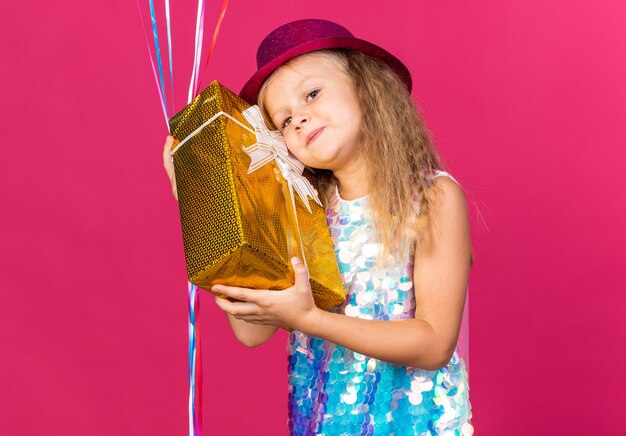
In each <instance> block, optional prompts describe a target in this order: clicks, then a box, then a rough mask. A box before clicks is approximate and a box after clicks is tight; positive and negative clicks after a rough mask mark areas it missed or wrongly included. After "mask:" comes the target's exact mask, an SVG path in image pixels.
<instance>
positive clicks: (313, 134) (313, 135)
mask: <svg viewBox="0 0 626 436" xmlns="http://www.w3.org/2000/svg"><path fill="white" fill-rule="evenodd" d="M323 130H324V128H323V127H320V128H319V129H315V130H313V131H312V132H311V133H309V135H308V136H307V137H306V145H309V144H310V143H312V142H313V141H315V140H316V139H317V137H318V136H320V135H321V134H322V131H323Z"/></svg>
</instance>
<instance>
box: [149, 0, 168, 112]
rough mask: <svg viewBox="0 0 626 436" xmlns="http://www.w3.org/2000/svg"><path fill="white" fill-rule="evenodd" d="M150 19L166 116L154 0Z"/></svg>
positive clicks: (165, 98) (151, 4)
mask: <svg viewBox="0 0 626 436" xmlns="http://www.w3.org/2000/svg"><path fill="white" fill-rule="evenodd" d="M150 21H151V22H152V37H153V38H154V51H155V53H156V58H157V66H158V67H159V82H160V83H161V91H162V93H161V96H162V97H163V106H164V107H165V109H166V113H165V116H166V117H167V118H169V117H168V116H167V96H166V95H165V81H164V79H163V65H162V64H163V63H162V62H161V46H160V45H159V32H158V31H157V23H156V14H155V12H154V1H153V0H150Z"/></svg>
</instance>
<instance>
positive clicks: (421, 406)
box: [288, 173, 473, 436]
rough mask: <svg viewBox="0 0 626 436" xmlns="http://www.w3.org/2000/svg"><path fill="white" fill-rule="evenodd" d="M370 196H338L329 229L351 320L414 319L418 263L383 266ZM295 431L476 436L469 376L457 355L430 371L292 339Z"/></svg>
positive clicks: (407, 260)
mask: <svg viewBox="0 0 626 436" xmlns="http://www.w3.org/2000/svg"><path fill="white" fill-rule="evenodd" d="M442 174H445V173H442ZM367 203H368V199H367V197H364V198H361V199H357V200H353V201H346V200H343V199H341V198H340V197H339V195H338V194H336V195H335V197H334V199H333V200H332V201H331V203H330V204H329V206H328V208H327V222H328V225H329V227H330V231H331V236H332V238H333V242H334V247H335V254H336V257H337V261H338V263H339V271H340V273H341V277H342V281H343V284H344V289H345V291H346V300H345V302H344V303H343V304H342V305H341V306H339V307H338V308H336V309H335V311H336V312H339V313H343V314H345V315H347V316H354V317H359V318H365V319H376V320H397V319H406V318H413V317H414V316H415V299H414V294H413V283H412V271H413V266H412V263H413V257H412V254H408V255H407V256H406V258H405V260H396V261H394V262H392V263H390V264H389V265H388V266H387V267H385V268H379V267H377V259H376V256H377V242H376V237H375V233H374V229H373V226H372V222H371V219H370V216H369V212H368V206H367ZM288 355H289V358H288V359H289V428H290V432H291V434H292V435H329V436H330V435H372V434H376V435H471V434H473V427H472V425H471V423H470V418H471V415H472V414H471V406H470V402H469V386H468V376H467V371H466V367H465V363H464V361H463V359H461V358H460V356H459V354H458V348H457V350H456V351H455V353H454V355H453V356H452V359H451V360H450V362H449V363H448V365H447V366H445V367H443V368H441V369H439V370H437V371H429V370H423V369H418V368H410V367H404V366H399V365H394V364H391V363H388V362H384V361H381V360H377V359H373V358H370V357H367V356H364V355H361V354H358V353H355V352H352V351H350V350H348V349H346V348H344V347H342V346H338V345H335V344H333V343H331V342H328V341H325V340H323V339H320V338H315V337H310V336H308V335H306V334H304V333H302V332H299V331H293V332H291V334H290V336H289V345H288Z"/></svg>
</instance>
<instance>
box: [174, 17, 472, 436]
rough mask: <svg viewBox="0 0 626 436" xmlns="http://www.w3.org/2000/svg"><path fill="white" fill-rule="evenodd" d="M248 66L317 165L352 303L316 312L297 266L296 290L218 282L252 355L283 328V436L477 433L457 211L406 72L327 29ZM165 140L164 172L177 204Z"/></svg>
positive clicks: (313, 25)
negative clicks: (463, 354)
mask: <svg viewBox="0 0 626 436" xmlns="http://www.w3.org/2000/svg"><path fill="white" fill-rule="evenodd" d="M257 61H258V64H259V70H258V71H257V72H256V73H255V74H254V76H253V77H252V78H251V79H250V80H249V81H248V83H246V85H245V86H244V88H243V90H242V91H241V96H242V97H243V98H244V99H246V100H247V101H249V102H250V103H256V104H258V105H259V106H260V107H261V109H262V111H263V113H264V115H265V117H266V119H267V122H268V124H270V126H271V128H273V129H276V130H279V131H280V132H281V133H282V134H283V136H284V138H285V141H286V143H287V146H288V148H289V150H290V151H291V153H292V154H293V155H295V156H296V157H297V158H298V159H299V160H300V161H301V162H303V163H304V164H305V165H307V166H309V167H311V168H315V170H316V174H317V175H318V177H319V191H320V196H321V198H322V201H323V203H324V205H325V207H326V211H327V222H328V226H329V228H330V232H331V236H332V239H333V241H334V246H335V254H336V258H337V262H338V265H339V270H340V273H341V277H342V281H343V285H344V289H345V291H346V300H345V302H344V303H343V304H342V305H340V306H339V307H337V308H336V309H334V310H332V311H328V312H327V311H322V310H320V309H318V308H317V307H316V306H315V304H314V301H313V297H312V294H311V289H310V286H309V281H308V276H307V271H306V268H305V266H304V265H303V264H302V262H301V261H300V260H299V259H297V258H293V259H292V264H293V267H294V271H295V273H296V280H295V285H294V286H293V287H291V288H288V289H286V290H283V291H279V292H277V291H267V290H252V289H243V288H235V287H227V286H221V285H220V286H214V287H213V290H214V291H217V292H220V293H221V294H225V295H227V296H228V297H231V298H232V299H234V300H236V301H235V302H232V301H229V300H227V299H221V298H216V303H217V305H218V306H219V307H220V308H221V309H223V310H224V311H225V312H226V314H227V316H228V320H229V322H230V325H231V327H232V329H233V331H234V333H235V335H236V337H237V338H238V339H239V341H241V342H242V343H243V344H245V345H247V346H251V347H252V346H256V345H259V344H262V343H263V342H265V341H267V340H268V339H269V338H270V337H271V336H272V335H273V334H274V332H275V331H276V329H277V328H278V326H284V327H288V328H290V329H292V332H291V333H290V335H289V346H288V352H289V428H290V432H291V434H295V435H313V434H324V435H340V434H341V435H357V434H380V435H390V434H394V435H414V434H417V435H432V434H446V435H471V434H472V433H473V427H472V425H471V423H470V418H471V408H470V403H469V396H468V395H469V392H468V391H469V386H468V381H467V372H466V369H465V363H464V361H463V360H462V359H461V358H460V357H459V355H458V351H457V347H456V343H457V338H458V334H459V327H460V324H461V318H462V314H463V307H464V304H465V296H466V288H467V281H468V274H469V270H470V265H471V260H472V257H471V244H470V234H469V224H468V218H467V208H466V204H465V199H464V195H463V192H462V190H461V189H460V188H459V186H458V185H457V184H456V182H455V181H454V180H453V179H452V177H450V176H449V175H448V174H447V173H445V172H443V171H440V170H438V169H439V168H441V163H440V161H439V158H438V157H437V154H436V152H435V150H434V148H433V145H432V142H431V140H430V138H429V136H428V133H427V131H426V128H425V127H424V124H423V122H422V120H421V119H420V117H419V114H418V112H417V110H416V108H415V107H414V105H413V102H412V100H411V96H410V90H411V76H410V73H409V72H408V70H407V69H406V67H405V66H404V65H403V64H402V63H401V62H400V61H399V60H398V59H396V58H395V57H393V56H392V55H391V54H389V53H388V52H386V51H385V50H383V49H382V48H380V47H378V46H375V45H373V44H371V43H369V42H367V41H364V40H361V39H358V38H355V37H354V36H352V34H351V33H350V32H348V31H347V30H346V29H345V28H343V27H341V26H339V25H337V24H335V23H332V22H329V21H325V20H300V21H296V22H293V23H289V24H286V25H283V26H281V27H279V28H278V29H276V30H274V31H273V32H272V33H270V34H269V35H268V36H267V37H266V39H265V40H264V41H263V42H262V43H261V45H260V47H259V50H258V53H257ZM172 142H173V138H172V137H168V138H167V140H166V144H165V149H164V164H165V167H166V170H167V172H168V175H169V177H170V180H171V181H172V185H173V189H174V193H175V192H176V188H175V183H174V169H173V166H172V164H171V162H170V160H169V153H168V152H169V150H170V147H171V144H172Z"/></svg>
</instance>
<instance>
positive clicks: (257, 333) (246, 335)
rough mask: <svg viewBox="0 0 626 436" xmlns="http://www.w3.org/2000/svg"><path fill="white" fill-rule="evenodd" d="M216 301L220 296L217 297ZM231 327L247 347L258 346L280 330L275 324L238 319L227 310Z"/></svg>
mask: <svg viewBox="0 0 626 436" xmlns="http://www.w3.org/2000/svg"><path fill="white" fill-rule="evenodd" d="M215 299H216V301H217V300H219V299H220V298H219V297H215ZM226 317H227V318H228V323H229V324H230V328H231V329H233V333H234V334H235V337H236V338H237V340H238V341H239V342H241V343H242V344H244V345H245V346H246V347H256V346H258V345H261V344H263V343H265V342H267V341H269V340H270V339H271V337H272V336H274V333H276V330H278V327H277V326H275V325H260V324H252V323H249V322H247V321H244V320H242V319H237V318H235V317H234V316H233V315H231V314H230V313H228V312H226Z"/></svg>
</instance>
